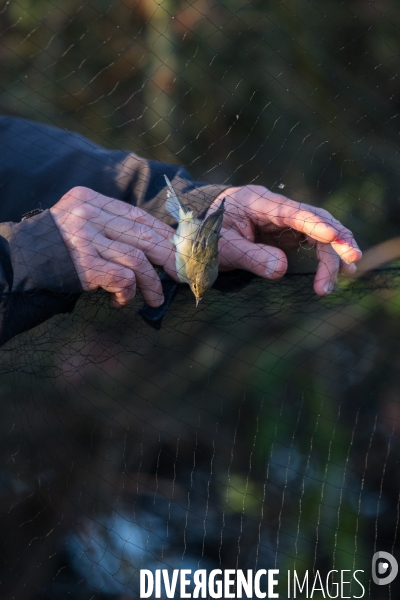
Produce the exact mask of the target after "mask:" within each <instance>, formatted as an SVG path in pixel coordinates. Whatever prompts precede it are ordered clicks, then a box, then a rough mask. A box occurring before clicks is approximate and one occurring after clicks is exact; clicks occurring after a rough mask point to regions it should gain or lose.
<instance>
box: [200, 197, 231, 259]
mask: <svg viewBox="0 0 400 600" xmlns="http://www.w3.org/2000/svg"><path fill="white" fill-rule="evenodd" d="M224 212H225V198H224V199H223V200H222V202H221V206H220V207H219V208H218V210H216V211H215V212H213V213H212V214H211V215H210V216H209V217H207V218H206V219H204V221H203V222H202V223H201V225H200V227H199V228H198V230H197V232H196V235H195V238H194V240H193V251H194V252H196V251H198V250H200V249H202V250H204V249H205V248H206V247H207V246H214V247H216V245H217V242H218V239H219V235H220V233H221V227H222V221H223V219H224Z"/></svg>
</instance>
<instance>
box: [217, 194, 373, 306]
mask: <svg viewBox="0 0 400 600" xmlns="http://www.w3.org/2000/svg"><path fill="white" fill-rule="evenodd" d="M223 197H225V198H226V201H225V216H224V222H223V226H222V231H221V239H220V243H219V253H220V270H223V271H226V270H230V269H245V270H247V271H252V272H253V273H255V274H256V275H259V276H261V277H265V278H267V279H278V278H280V277H282V276H283V275H284V274H285V272H286V269H287V258H286V255H285V253H284V251H283V250H281V249H280V247H283V248H284V249H286V250H289V249H292V248H294V247H297V248H298V247H299V244H301V243H302V242H308V243H309V244H311V245H312V246H315V248H316V252H317V258H318V268H317V272H316V276H315V280H314V290H315V292H316V293H317V294H319V295H320V296H325V295H327V294H330V293H331V292H332V291H333V290H334V288H335V285H336V281H337V274H338V272H339V271H340V272H343V273H347V274H349V275H351V274H354V273H355V272H356V270H357V268H356V266H355V264H354V263H355V262H357V261H358V260H360V258H361V256H362V254H361V251H360V249H359V247H358V246H357V243H356V241H355V239H354V237H353V234H352V233H351V231H349V230H348V229H346V227H344V226H343V225H342V224H341V223H340V222H339V221H337V220H336V219H335V218H334V217H333V216H332V215H331V214H330V213H329V212H327V211H326V210H324V209H322V208H317V207H314V206H309V205H308V204H299V203H298V202H295V201H294V200H290V199H289V198H286V197H285V196H282V195H280V194H275V193H273V192H271V191H269V190H268V189H267V188H265V187H262V186H258V185H248V186H244V187H237V188H229V189H227V190H225V191H224V192H223V193H222V194H220V195H219V196H218V198H216V199H215V200H214V202H213V203H212V205H211V207H210V212H212V211H213V210H215V209H216V208H218V206H219V205H220V200H221V198H223ZM266 237H268V238H269V240H272V243H278V244H279V246H280V247H279V248H278V247H276V246H274V245H269V244H268V245H267V244H264V243H257V242H258V241H259V240H263V239H265V238H266ZM274 240H275V241H274Z"/></svg>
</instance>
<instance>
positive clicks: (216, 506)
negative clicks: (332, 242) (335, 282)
mask: <svg viewBox="0 0 400 600" xmlns="http://www.w3.org/2000/svg"><path fill="white" fill-rule="evenodd" d="M399 26H400V10H399V6H398V3H397V2H395V1H391V0H385V1H380V2H362V1H360V0H357V1H356V0H348V1H346V2H340V1H337V0H319V1H314V2H311V3H310V2H305V1H303V0H291V1H286V0H285V1H282V2H270V3H265V2H261V1H256V0H253V1H252V2H246V1H245V0H229V1H228V0H226V1H219V2H215V3H213V2H211V1H210V0H194V1H193V2H186V1H184V0H181V1H177V0H164V1H163V2H155V1H154V0H137V1H135V2H133V1H131V0H125V1H124V2H123V1H120V0H115V1H112V2H110V1H107V2H106V1H103V0H97V1H95V0H89V1H87V2H82V0H79V1H75V0H63V1H55V0H53V1H50V0H39V1H33V0H18V1H16V0H8V1H7V2H5V3H3V5H2V7H1V14H0V28H1V29H0V40H1V45H2V49H1V53H0V64H1V71H2V75H1V79H2V86H1V88H2V89H1V91H0V106H1V111H2V113H3V114H6V115H13V116H17V117H24V118H29V119H33V120H35V121H40V122H42V123H46V124H51V125H55V126H57V127H60V128H66V129H70V130H73V131H76V132H78V133H81V134H83V135H84V136H86V137H88V138H90V139H91V140H92V141H94V142H96V143H98V144H100V145H102V146H105V147H107V148H110V149H117V150H127V151H130V152H131V151H133V152H136V153H137V154H139V155H140V156H142V157H144V158H147V159H151V160H157V161H163V162H170V163H174V164H179V165H183V166H185V167H186V168H187V169H188V170H189V171H190V172H191V174H192V175H193V176H194V178H195V179H198V180H202V181H206V182H207V183H211V184H213V183H224V184H229V185H242V184H245V183H254V184H259V185H267V186H268V188H270V189H271V190H273V191H275V192H283V193H285V194H286V195H287V196H289V197H291V198H293V199H294V200H297V201H300V202H309V203H310V204H314V205H318V206H322V207H323V208H325V209H327V210H328V211H330V212H331V213H332V214H333V215H334V216H335V217H336V218H338V219H340V221H341V222H342V223H343V224H345V225H346V226H347V227H349V228H350V229H351V230H352V231H353V232H354V234H355V237H356V239H357V241H358V242H359V244H360V246H361V248H362V249H363V250H366V249H368V248H372V249H373V248H374V246H375V245H377V244H379V243H381V242H383V241H384V240H387V239H391V238H395V237H396V236H397V235H398V231H399V216H398V215H399V211H398V200H399V196H398V191H397V190H398V187H399V181H398V178H399V175H398V174H399V173H400V170H399V168H398V157H399V141H398V126H397V118H398V114H399V110H398V104H399V92H398V73H399V69H400V55H399V40H398V30H399ZM35 201H36V199H35ZM371 252H372V254H371V256H374V254H373V250H372V251H371ZM399 256H400V252H399V253H398V254H397V255H396V253H395V255H391V257H390V258H391V259H393V260H392V262H391V263H390V264H389V265H387V264H386V258H385V256H384V257H383V259H379V260H377V262H376V263H374V264H373V268H372V270H366V271H365V272H364V273H362V274H361V276H360V277H358V278H353V279H351V280H350V279H346V278H342V279H340V281H339V287H338V290H337V291H336V292H335V293H334V294H332V295H331V296H329V297H327V298H323V299H322V298H319V297H317V296H316V295H315V293H314V292H313V289H312V285H313V279H314V276H315V269H316V258H315V255H314V254H313V251H312V250H307V249H306V248H304V247H303V248H300V250H298V251H292V252H291V253H289V272H288V274H287V275H286V276H285V277H284V278H283V279H280V280H276V281H273V282H270V281H265V280H261V279H260V278H257V277H250V276H248V275H243V274H240V273H238V272H236V271H235V272H233V273H230V274H227V275H224V276H222V277H221V278H220V279H219V280H218V282H217V284H216V285H215V287H214V288H213V289H212V290H211V291H210V292H209V293H208V294H207V296H206V297H205V298H204V299H203V300H202V302H201V305H200V307H199V308H198V309H196V308H195V304H194V299H193V295H192V294H191V292H190V290H189V288H188V287H187V286H179V289H178V291H177V294H176V296H175V298H174V299H173V300H172V302H171V305H170V307H169V308H168V310H167V312H166V314H165V315H164V318H163V321H162V325H161V328H159V329H154V328H152V327H151V326H149V325H148V323H146V322H145V321H144V320H143V318H142V317H141V315H140V314H139V313H138V310H139V309H140V307H141V306H142V304H143V299H142V298H140V295H139V294H138V295H137V297H136V298H135V300H134V301H133V302H132V303H130V304H129V306H127V307H125V308H122V309H120V310H115V309H112V308H110V307H109V304H108V298H107V294H106V293H104V292H97V293H92V294H84V295H82V296H81V298H80V299H79V300H78V303H77V305H76V307H75V309H74V311H73V312H72V313H70V314H60V315H56V316H55V317H53V318H52V319H50V320H49V321H46V322H45V323H42V324H41V325H39V326H38V327H35V328H34V329H32V330H30V331H27V332H24V333H21V334H20V335H18V336H16V337H14V338H13V339H12V340H10V341H9V342H7V344H5V345H4V346H2V348H1V349H0V372H1V384H0V385H1V389H2V399H3V402H2V419H1V423H2V425H1V429H2V435H1V445H0V449H1V450H0V451H1V456H2V467H1V471H0V473H1V478H0V482H1V494H0V503H1V514H2V515H3V517H2V518H1V522H2V541H1V566H0V569H1V578H0V579H1V583H0V587H1V589H2V597H4V598H10V600H11V598H18V599H19V600H24V599H26V600H36V599H39V598H41V599H43V600H50V599H51V600H58V599H60V600H61V599H64V598H65V599H66V598H76V599H77V600H89V599H95V598H96V599H98V600H112V599H117V598H118V599H120V600H128V599H129V598H136V597H139V574H140V570H141V569H148V570H150V571H152V572H155V570H156V569H167V570H168V571H169V573H172V571H173V569H188V570H191V571H192V573H193V571H194V570H196V569H205V570H206V571H207V572H210V571H211V570H213V569H243V570H245V571H246V570H247V569H252V570H253V571H256V570H257V569H279V572H280V577H279V584H278V587H277V588H276V590H279V593H280V597H282V598H285V597H289V596H288V592H287V589H288V587H287V586H288V575H287V573H288V571H290V572H291V573H293V571H294V570H296V572H297V573H298V575H299V578H300V577H301V578H303V577H304V574H305V573H306V572H307V571H309V577H310V584H309V592H308V595H307V596H306V595H305V594H304V596H302V597H314V598H323V597H329V596H328V594H327V591H326V590H327V589H328V590H329V592H330V593H331V595H332V597H335V589H336V588H335V587H334V585H333V582H334V581H335V580H334V579H331V580H330V583H328V584H326V585H325V584H324V585H325V592H323V591H321V590H319V589H318V584H317V585H316V586H315V587H316V588H317V589H315V590H314V591H313V592H312V586H313V581H314V577H315V574H316V573H317V572H319V573H320V574H321V578H322V581H323V582H325V581H326V576H327V574H328V572H329V571H331V570H332V569H336V570H338V571H339V572H340V571H341V570H347V572H346V575H345V581H350V583H348V584H345V586H344V588H342V590H341V591H340V590H339V592H338V596H337V597H361V593H362V589H361V586H360V584H358V583H357V581H356V580H355V579H354V578H352V573H353V572H355V571H356V570H359V573H358V578H359V580H360V581H361V582H362V584H363V586H364V588H365V593H364V595H363V596H362V597H365V598H379V599H380V598H395V597H397V593H398V590H399V583H398V580H395V581H394V582H393V583H391V584H389V585H386V586H376V585H375V584H374V583H373V582H372V576H371V559H372V555H373V554H374V553H375V552H376V551H378V550H385V551H388V552H390V553H391V554H393V555H394V556H397V558H399V550H398V535H399V533H398V522H399V500H400V495H399V492H400V489H399V481H400V478H399V460H398V456H399V450H400V448H399V444H400V437H399V432H400V426H399V418H400V405H399V394H400V388H399V364H400V349H399V343H398V340H399V337H400V326H399V319H398V316H399V313H400V287H399V283H400V282H399V277H400V271H399V269H398V263H397V262H396V261H395V260H394V259H396V258H398V257H399ZM349 573H350V574H349ZM263 585H264V584H263ZM188 589H189V588H188ZM263 589H264V588H263ZM292 589H293V588H292ZM265 590H266V588H265ZM276 590H275V591H276ZM297 593H298V597H301V595H300V592H299V591H298V592H297ZM311 593H312V595H311ZM162 594H164V595H162ZM162 594H161V597H166V596H165V592H164V590H162ZM180 594H181V593H180V591H179V589H178V588H177V591H176V593H175V596H174V597H176V598H178V597H181V595H180ZM153 597H154V596H153Z"/></svg>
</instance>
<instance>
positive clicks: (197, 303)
mask: <svg viewBox="0 0 400 600" xmlns="http://www.w3.org/2000/svg"><path fill="white" fill-rule="evenodd" d="M200 300H201V298H198V297H197V296H196V308H197V307H198V305H199V302H200Z"/></svg>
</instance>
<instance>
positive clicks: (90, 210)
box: [67, 186, 171, 237]
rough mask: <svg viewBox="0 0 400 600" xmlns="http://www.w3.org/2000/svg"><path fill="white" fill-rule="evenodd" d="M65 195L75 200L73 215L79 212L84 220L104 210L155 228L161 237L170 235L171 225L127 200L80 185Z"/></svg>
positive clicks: (94, 216) (93, 217)
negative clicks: (105, 194)
mask: <svg viewBox="0 0 400 600" xmlns="http://www.w3.org/2000/svg"><path fill="white" fill-rule="evenodd" d="M67 195H68V197H69V198H75V200H76V202H77V204H76V206H74V207H73V209H72V210H73V212H74V215H75V216H78V217H79V214H80V212H81V213H82V219H83V220H84V221H87V220H88V219H89V218H90V219H91V220H92V219H95V218H96V216H98V215H100V214H101V213H102V212H103V211H105V212H107V213H109V214H110V215H112V216H116V217H124V218H126V219H128V220H129V221H131V222H133V221H137V222H138V223H143V224H145V225H147V226H148V227H150V228H151V229H154V230H156V231H157V232H158V233H159V234H160V235H162V236H163V237H168V236H170V235H171V227H169V226H168V225H167V224H166V223H163V222H162V221H160V220H159V219H157V218H156V217H153V216H152V215H150V214H149V213H147V212H146V211H144V210H142V209H141V208H138V207H137V206H132V205H131V204H128V203H127V202H123V201H121V200H116V199H115V198H110V197H108V196H103V194H100V193H98V192H96V191H95V190H91V189H89V188H85V187H81V186H77V187H75V188H73V189H71V190H70V191H69V192H68V194H67Z"/></svg>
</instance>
